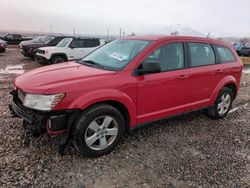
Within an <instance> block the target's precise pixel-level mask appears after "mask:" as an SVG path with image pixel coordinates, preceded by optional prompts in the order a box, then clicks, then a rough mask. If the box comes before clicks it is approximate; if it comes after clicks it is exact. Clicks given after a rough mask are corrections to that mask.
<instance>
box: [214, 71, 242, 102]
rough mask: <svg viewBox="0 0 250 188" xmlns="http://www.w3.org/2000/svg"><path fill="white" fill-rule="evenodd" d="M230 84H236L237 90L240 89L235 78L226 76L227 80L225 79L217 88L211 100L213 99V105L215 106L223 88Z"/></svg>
mask: <svg viewBox="0 0 250 188" xmlns="http://www.w3.org/2000/svg"><path fill="white" fill-rule="evenodd" d="M228 84H234V85H235V86H236V87H237V89H238V87H239V86H238V84H237V81H236V79H235V78H234V77H233V76H226V77H225V78H223V79H222V80H221V81H220V82H219V83H218V84H217V86H216V87H215V89H214V91H213V93H212V95H211V97H210V99H211V104H214V103H215V101H216V99H217V97H218V95H219V93H220V91H221V90H222V88H223V87H224V86H226V85H228Z"/></svg>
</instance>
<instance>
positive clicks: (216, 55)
mask: <svg viewBox="0 0 250 188" xmlns="http://www.w3.org/2000/svg"><path fill="white" fill-rule="evenodd" d="M190 43H197V44H205V45H210V46H211V48H212V50H213V52H214V58H215V63H214V64H206V65H199V66H192V58H191V48H190ZM186 45H187V51H188V52H187V53H188V68H199V67H207V66H213V65H217V64H219V63H220V61H219V57H218V54H217V53H216V50H215V49H214V47H213V44H212V43H209V42H200V41H188V42H186Z"/></svg>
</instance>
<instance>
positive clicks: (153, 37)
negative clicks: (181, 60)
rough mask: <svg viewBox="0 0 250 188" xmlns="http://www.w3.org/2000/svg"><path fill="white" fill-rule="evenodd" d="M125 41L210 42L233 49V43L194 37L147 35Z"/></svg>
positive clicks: (131, 37)
mask: <svg viewBox="0 0 250 188" xmlns="http://www.w3.org/2000/svg"><path fill="white" fill-rule="evenodd" d="M123 39H130V40H147V41H168V40H190V41H194V42H209V43H213V44H217V45H223V46H228V47H232V46H233V45H232V44H231V43H228V42H225V41H221V40H216V39H211V38H206V37H193V36H174V35H145V36H129V37H123Z"/></svg>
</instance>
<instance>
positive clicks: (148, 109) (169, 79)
mask: <svg viewBox="0 0 250 188" xmlns="http://www.w3.org/2000/svg"><path fill="white" fill-rule="evenodd" d="M147 62H156V63H160V67H161V72H160V73H151V74H146V75H141V76H137V77H136V78H137V81H138V92H137V123H138V124H141V123H145V122H150V121H153V120H157V119H161V118H164V117H168V116H171V115H176V114H178V113H182V112H184V111H185V109H184V107H185V105H186V104H187V102H188V80H189V70H188V69H185V67H186V63H185V52H184V43H183V42H182V41H179V42H174V43H168V44H164V45H161V46H160V47H159V48H158V49H156V50H155V51H153V52H152V53H151V54H150V55H149V56H148V57H147V59H146V60H145V61H144V62H143V63H147Z"/></svg>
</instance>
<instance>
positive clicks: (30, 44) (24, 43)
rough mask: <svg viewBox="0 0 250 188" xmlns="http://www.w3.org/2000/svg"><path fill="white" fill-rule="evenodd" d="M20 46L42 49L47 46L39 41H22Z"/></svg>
mask: <svg viewBox="0 0 250 188" xmlns="http://www.w3.org/2000/svg"><path fill="white" fill-rule="evenodd" d="M20 45H22V46H23V47H42V46H44V45H46V44H44V43H43V42H41V41H39V40H28V41H22V42H21V43H20Z"/></svg>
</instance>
